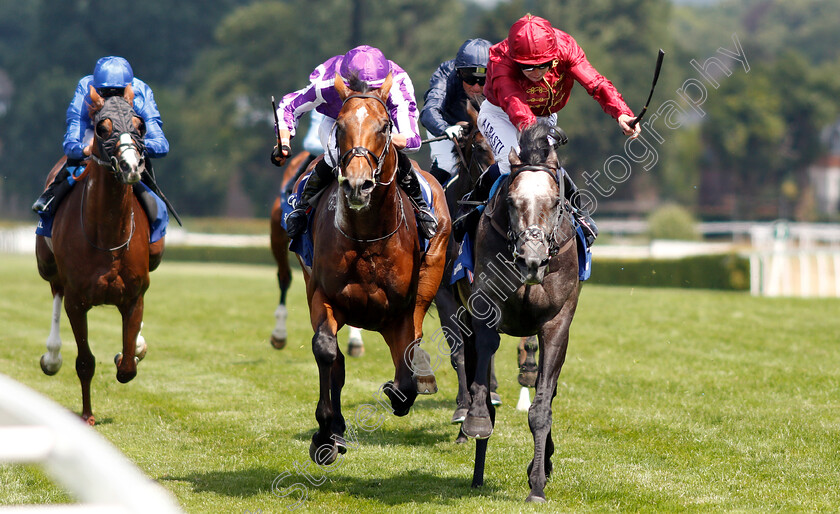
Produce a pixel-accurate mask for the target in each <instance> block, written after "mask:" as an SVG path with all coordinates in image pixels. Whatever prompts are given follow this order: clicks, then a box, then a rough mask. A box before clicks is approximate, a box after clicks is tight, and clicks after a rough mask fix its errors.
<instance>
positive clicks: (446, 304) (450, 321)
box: [435, 287, 470, 443]
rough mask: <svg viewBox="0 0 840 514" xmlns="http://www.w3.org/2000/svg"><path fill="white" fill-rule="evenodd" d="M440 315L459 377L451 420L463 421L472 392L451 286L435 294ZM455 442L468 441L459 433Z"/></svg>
mask: <svg viewBox="0 0 840 514" xmlns="http://www.w3.org/2000/svg"><path fill="white" fill-rule="evenodd" d="M435 303H436V304H437V310H438V316H440V327H441V330H442V331H443V333H444V336H445V337H446V344H447V345H449V361H450V363H451V364H452V368H453V369H454V370H455V374H456V375H457V377H458V395H457V396H456V397H455V413H454V414H453V415H452V420H451V422H452V423H453V424H455V423H461V422H463V421H464V418H466V417H467V409H469V407H470V394H469V390H468V389H467V387H468V385H467V375H466V368H465V367H464V341H463V339H462V334H461V325H460V324H459V320H458V303H457V302H456V300H455V294H454V293H453V291H452V289H451V288H447V287H441V288H440V290H438V293H437V295H436V296H435ZM455 442H459V443H460V442H466V438H462V437H461V435H460V434H459V437H458V439H456V441H455Z"/></svg>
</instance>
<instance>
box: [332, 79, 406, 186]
mask: <svg viewBox="0 0 840 514" xmlns="http://www.w3.org/2000/svg"><path fill="white" fill-rule="evenodd" d="M351 98H371V99H373V100H376V101H377V102H379V103H380V104H382V107H383V108H384V109H385V113H386V114H387V113H388V106H387V105H385V102H384V101H383V100H382V99H381V98H379V97H378V96H376V95H367V94H357V95H350V96H348V97H347V98H345V99H344V102H342V106H343V105H344V104H346V103H347V102H348V101H349V100H350V99H351ZM393 128H394V122H393V120H391V115H390V114H388V129H387V140H386V141H385V147H384V148H383V149H382V153H381V154H379V157H377V156H376V155H374V153H373V152H371V151H370V150H368V149H367V148H365V147H364V146H354V147H353V148H351V149H349V150H347V151H346V152H344V154H343V155H342V156H341V159H340V160H339V163H340V167H339V173H341V169H346V168H347V165H348V164H349V163H350V161H351V160H353V159H355V158H356V157H364V159H365V160H366V161H367V163H368V165H369V166H370V167H371V168H372V169H373V179H374V181H376V184H377V185H388V184H390V183H391V182H393V180H394V179H393V178H391V180H390V181H389V182H387V183H383V182H380V181H379V177H381V176H382V166H383V164H385V157H386V156H387V154H388V152H389V151H390V149H391V135H392V131H393Z"/></svg>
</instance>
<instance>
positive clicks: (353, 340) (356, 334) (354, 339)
mask: <svg viewBox="0 0 840 514" xmlns="http://www.w3.org/2000/svg"><path fill="white" fill-rule="evenodd" d="M347 326H348V327H349V329H350V337H349V338H348V339H347V344H349V345H350V346H362V345H363V344H364V343H363V342H362V331H361V329H358V328H356V327H353V326H350V325H347Z"/></svg>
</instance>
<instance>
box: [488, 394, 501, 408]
mask: <svg viewBox="0 0 840 514" xmlns="http://www.w3.org/2000/svg"><path fill="white" fill-rule="evenodd" d="M490 403H492V404H493V405H501V404H502V397H501V396H499V393H497V392H496V391H491V392H490Z"/></svg>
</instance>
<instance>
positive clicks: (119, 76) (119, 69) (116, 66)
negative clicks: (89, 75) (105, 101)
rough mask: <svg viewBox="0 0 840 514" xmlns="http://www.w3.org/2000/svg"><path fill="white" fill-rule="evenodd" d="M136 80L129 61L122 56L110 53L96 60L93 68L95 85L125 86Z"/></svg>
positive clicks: (107, 86) (102, 86)
mask: <svg viewBox="0 0 840 514" xmlns="http://www.w3.org/2000/svg"><path fill="white" fill-rule="evenodd" d="M132 80H134V71H133V70H132V69H131V65H130V64H128V61H126V60H125V59H123V58H122V57H117V56H114V55H109V56H108V57H103V58H101V59H99V60H98V61H96V67H94V69H93V87H95V88H96V89H97V91H98V90H100V89H103V88H124V87H125V86H127V85H129V84H131V81H132Z"/></svg>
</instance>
